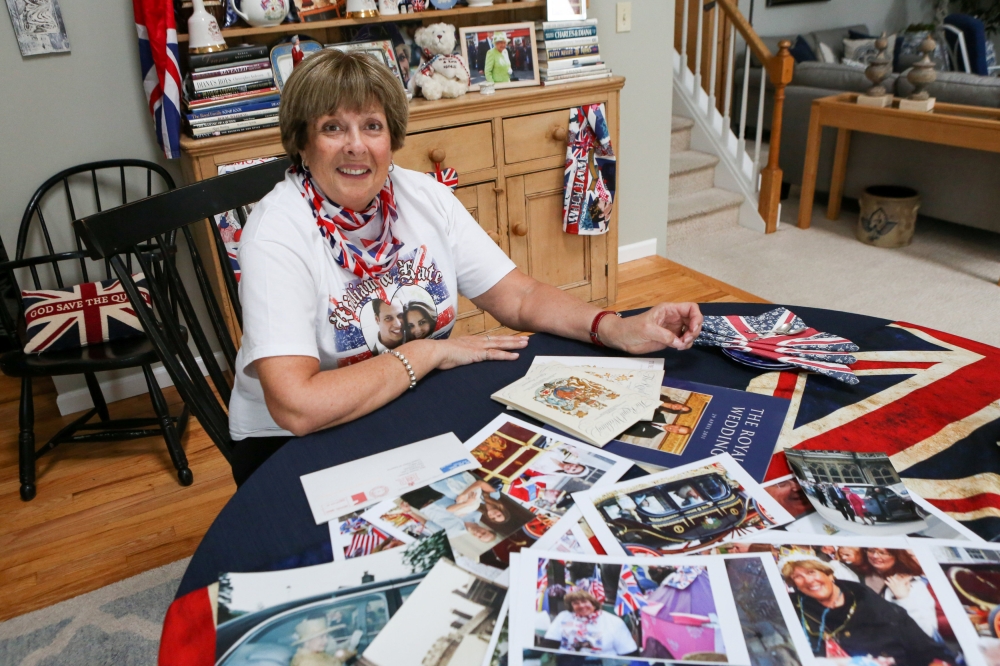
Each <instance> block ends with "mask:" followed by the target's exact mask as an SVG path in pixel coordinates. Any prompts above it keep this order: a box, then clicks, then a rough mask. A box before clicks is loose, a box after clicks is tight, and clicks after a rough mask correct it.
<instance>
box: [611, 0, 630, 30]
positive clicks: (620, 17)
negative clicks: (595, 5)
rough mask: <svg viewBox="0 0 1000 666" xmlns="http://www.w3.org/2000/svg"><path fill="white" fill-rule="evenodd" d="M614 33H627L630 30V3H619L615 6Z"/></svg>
mask: <svg viewBox="0 0 1000 666" xmlns="http://www.w3.org/2000/svg"><path fill="white" fill-rule="evenodd" d="M615 10H616V13H615V16H616V18H615V32H629V31H631V30H632V3H631V2H619V3H617V4H616V5H615Z"/></svg>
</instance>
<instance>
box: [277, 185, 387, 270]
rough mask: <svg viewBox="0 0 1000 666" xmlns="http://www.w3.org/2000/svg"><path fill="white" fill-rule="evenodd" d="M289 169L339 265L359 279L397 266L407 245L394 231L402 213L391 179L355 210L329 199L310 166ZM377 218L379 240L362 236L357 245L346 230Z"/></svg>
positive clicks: (355, 229) (353, 228)
mask: <svg viewBox="0 0 1000 666" xmlns="http://www.w3.org/2000/svg"><path fill="white" fill-rule="evenodd" d="M288 171H289V173H291V174H292V176H293V179H292V180H293V181H294V182H295V186H296V187H297V188H298V190H299V194H301V195H302V198H304V199H305V200H306V202H307V203H308V204H309V209H310V210H312V213H313V216H314V217H315V218H316V226H317V227H319V233H320V235H321V236H322V237H323V238H325V239H326V240H327V241H328V242H329V243H330V249H331V251H332V252H333V258H334V260H335V261H336V262H337V265H339V266H340V267H341V268H343V269H344V270H346V271H349V272H351V273H354V274H355V275H357V276H358V277H359V278H366V277H377V276H379V275H382V274H383V273H387V272H388V271H389V270H390V269H391V268H392V267H393V265H394V264H395V263H396V255H397V254H399V250H400V249H401V248H402V247H403V244H402V243H400V242H399V240H398V239H397V238H396V236H395V235H394V234H393V227H394V226H395V224H396V221H397V220H398V219H399V212H398V211H397V210H396V196H395V194H394V192H393V188H392V179H391V178H386V179H385V185H383V186H382V190H381V191H380V192H379V193H378V194H377V195H376V196H375V198H374V199H372V203H371V205H370V206H368V208H366V209H365V210H363V211H361V212H355V211H353V210H350V209H348V208H343V207H341V206H338V205H337V204H335V203H334V202H332V201H330V200H329V199H328V198H326V196H324V195H323V193H322V192H321V191H320V189H319V188H317V187H316V185H315V184H314V183H313V180H312V174H310V173H309V169H307V168H305V167H294V166H293V167H291V168H289V170H288ZM373 220H374V221H375V222H376V223H377V222H378V221H379V220H381V222H382V233H381V234H380V235H379V237H378V238H376V239H375V240H366V239H361V244H362V245H363V246H364V247H363V248H359V247H358V246H357V245H355V244H354V243H353V242H352V241H351V240H349V239H348V238H347V234H345V233H344V232H345V231H357V230H358V229H361V228H362V227H364V226H365V225H366V224H368V223H369V222H372V221H373Z"/></svg>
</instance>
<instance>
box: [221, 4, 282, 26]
mask: <svg viewBox="0 0 1000 666" xmlns="http://www.w3.org/2000/svg"><path fill="white" fill-rule="evenodd" d="M290 1H291V0H243V2H242V5H243V9H244V11H240V10H239V8H238V7H237V6H236V0H230V3H231V4H232V7H233V11H234V12H236V15H237V16H239V17H240V18H241V19H243V20H244V21H246V22H247V24H248V25H251V26H253V27H254V28H268V27H270V26H272V25H278V24H279V23H281V22H282V21H284V20H285V17H286V16H288V3H289V2H290Z"/></svg>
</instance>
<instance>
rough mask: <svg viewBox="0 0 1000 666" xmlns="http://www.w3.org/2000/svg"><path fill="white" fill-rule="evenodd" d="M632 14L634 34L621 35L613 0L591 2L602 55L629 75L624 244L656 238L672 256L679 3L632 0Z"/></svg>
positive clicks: (622, 182)
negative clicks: (670, 207)
mask: <svg viewBox="0 0 1000 666" xmlns="http://www.w3.org/2000/svg"><path fill="white" fill-rule="evenodd" d="M632 12H633V16H632V30H631V32H621V33H618V32H615V3H614V2H612V0H591V2H590V9H589V10H588V16H590V17H591V18H597V19H598V20H599V22H600V27H599V28H598V31H599V35H600V41H601V55H603V56H604V59H605V60H606V61H607V63H608V64H609V65H610V66H611V69H612V70H613V71H614V73H615V74H619V75H621V76H624V77H625V78H626V81H625V88H624V89H623V90H622V102H621V105H622V112H621V138H620V139H619V145H617V146H615V150H616V151H617V152H618V154H619V155H620V156H621V157H620V159H621V168H620V169H619V171H618V196H619V197H620V198H619V202H620V203H621V206H620V208H619V209H618V225H619V226H618V244H619V245H628V244H630V243H636V242H638V241H643V240H647V239H650V238H655V239H656V252H657V254H659V255H660V256H666V247H667V195H668V188H669V173H670V167H669V164H670V111H671V106H672V103H673V102H672V95H673V91H672V88H673V67H672V51H673V49H672V48H671V43H672V39H671V37H670V36H671V35H673V34H674V3H673V1H672V0H632Z"/></svg>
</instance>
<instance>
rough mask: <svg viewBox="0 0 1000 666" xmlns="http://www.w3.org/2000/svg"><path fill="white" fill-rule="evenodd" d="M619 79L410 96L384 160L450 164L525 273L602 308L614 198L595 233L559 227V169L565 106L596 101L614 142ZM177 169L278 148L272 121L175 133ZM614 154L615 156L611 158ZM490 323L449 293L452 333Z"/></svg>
mask: <svg viewBox="0 0 1000 666" xmlns="http://www.w3.org/2000/svg"><path fill="white" fill-rule="evenodd" d="M624 85H625V79H624V78H623V77H620V76H618V77H613V78H610V79H602V80H597V81H586V82H581V83H573V84H567V85H559V86H551V87H545V86H540V87H530V88H515V89H512V90H501V91H497V93H496V94H494V95H480V94H478V93H471V94H467V95H464V96H462V97H459V98H456V99H442V100H438V101H434V102H430V101H427V100H424V99H415V100H413V101H412V102H411V103H410V121H409V126H408V128H407V136H406V145H405V146H404V147H403V148H402V149H400V150H398V151H396V153H395V154H394V155H393V161H394V162H395V163H396V164H398V165H400V166H402V167H404V168H407V169H415V170H417V171H433V170H434V162H435V161H438V162H441V163H442V166H443V167H454V168H455V169H456V170H457V171H458V177H459V187H458V190H457V191H456V192H455V195H456V196H457V197H458V198H459V200H461V202H462V203H463V204H464V205H465V207H466V209H468V211H469V212H470V213H471V214H472V216H473V217H474V218H476V220H477V221H478V222H479V224H480V226H482V227H483V229H485V230H486V233H488V234H489V235H490V238H492V239H493V240H494V241H495V242H496V243H497V245H499V246H500V247H501V248H503V250H504V252H506V253H507V254H508V255H509V256H510V258H511V259H513V260H514V263H515V264H517V266H518V267H519V268H520V269H521V270H523V271H524V272H525V273H527V274H528V275H531V276H532V277H534V278H536V279H538V280H541V281H542V282H547V283H549V284H552V285H555V286H557V287H559V288H561V289H564V290H566V291H568V292H570V293H572V294H573V295H575V296H577V297H579V298H581V299H583V300H584V301H589V302H591V303H594V304H595V305H597V306H599V307H604V306H606V305H608V303H613V302H614V301H615V298H616V296H617V272H618V206H617V205H616V206H615V207H614V212H613V213H612V220H611V230H610V231H609V232H608V233H607V234H604V235H603V236H573V235H570V234H566V233H563V230H562V204H563V168H564V165H565V162H566V126H567V124H568V122H569V109H570V108H571V107H574V106H580V105H583V104H594V103H598V102H603V103H604V104H605V105H606V108H607V119H608V126H609V129H610V131H611V141H612V145H614V146H616V147H617V146H618V118H619V96H620V92H621V89H622V86H624ZM181 150H182V160H181V167H182V169H183V171H184V177H185V179H186V180H187V181H188V182H194V181H197V180H202V179H204V178H211V177H212V176H215V175H217V174H218V173H219V167H220V166H223V165H226V164H231V163H234V162H239V161H241V160H248V159H253V158H261V157H270V156H274V155H282V154H284V150H283V149H282V147H281V140H280V135H279V132H278V130H277V128H269V129H263V130H256V131H253V132H244V133H241V134H234V135H229V136H221V137H212V138H206V139H192V138H190V137H184V138H182V139H181ZM619 162H620V160H619ZM210 224H212V223H211V221H209V220H206V221H205V225H204V226H203V227H202V228H201V229H200V231H201V233H200V234H198V238H197V240H198V243H199V245H200V246H201V247H200V248H199V249H200V250H201V251H202V256H203V257H206V258H210V260H211V262H212V263H213V267H211V268H210V272H212V273H213V275H212V276H211V277H212V279H213V280H212V281H213V283H214V285H213V286H214V288H215V292H216V296H217V297H218V298H219V300H220V302H221V303H222V306H223V311H224V313H225V315H226V318H227V321H228V324H229V326H230V329H231V331H232V332H233V335H234V339H236V340H239V339H240V332H239V330H238V326H237V324H236V320H235V317H234V315H233V313H232V309H231V307H230V306H229V301H228V298H227V297H226V292H225V289H224V288H223V287H222V284H223V283H222V267H221V265H220V264H219V261H218V255H217V254H216V252H215V250H214V246H213V245H211V243H212V236H211V227H210V226H208V225H210ZM499 328H500V324H499V322H497V320H496V319H494V318H493V317H491V316H490V315H489V314H487V313H485V312H483V311H482V310H478V309H476V307H475V306H474V305H473V304H472V302H471V301H469V300H468V299H466V298H460V300H459V312H458V317H457V321H456V322H455V329H454V331H455V334H456V335H470V334H478V333H487V332H493V331H496V330H498V329H499Z"/></svg>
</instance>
